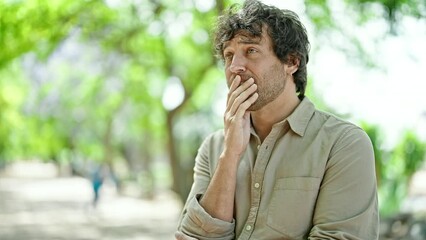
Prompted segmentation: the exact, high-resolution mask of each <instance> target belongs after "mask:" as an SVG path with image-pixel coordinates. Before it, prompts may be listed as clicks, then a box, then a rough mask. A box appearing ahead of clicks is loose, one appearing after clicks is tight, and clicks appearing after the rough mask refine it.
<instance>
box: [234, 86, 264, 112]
mask: <svg viewBox="0 0 426 240" xmlns="http://www.w3.org/2000/svg"><path fill="white" fill-rule="evenodd" d="M258 97H259V94H258V93H257V92H255V93H253V94H252V95H251V96H250V97H249V98H248V99H247V100H246V101H244V102H243V103H241V104H240V105H239V106H238V109H237V111H236V113H235V118H242V117H243V116H244V114H245V113H246V112H247V109H248V108H249V107H250V106H251V105H252V104H253V103H254V102H256V100H257V98H258Z"/></svg>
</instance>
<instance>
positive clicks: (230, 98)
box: [226, 76, 254, 110]
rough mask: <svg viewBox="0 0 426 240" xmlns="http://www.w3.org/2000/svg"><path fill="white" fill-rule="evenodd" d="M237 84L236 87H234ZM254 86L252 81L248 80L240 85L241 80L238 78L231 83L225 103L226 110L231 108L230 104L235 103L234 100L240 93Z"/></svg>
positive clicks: (251, 79)
mask: <svg viewBox="0 0 426 240" xmlns="http://www.w3.org/2000/svg"><path fill="white" fill-rule="evenodd" d="M234 84H235V85H237V84H238V86H235V85H234ZM253 84H254V79H253V78H249V79H248V80H247V81H245V82H243V83H241V78H240V77H239V76H238V78H237V77H236V78H235V80H234V81H233V82H232V85H231V88H230V89H229V92H228V101H227V109H226V110H229V109H230V108H231V106H232V104H233V103H234V102H235V99H236V98H237V97H238V96H240V94H241V93H243V92H244V91H246V90H247V89H248V88H249V87H250V86H251V85H253Z"/></svg>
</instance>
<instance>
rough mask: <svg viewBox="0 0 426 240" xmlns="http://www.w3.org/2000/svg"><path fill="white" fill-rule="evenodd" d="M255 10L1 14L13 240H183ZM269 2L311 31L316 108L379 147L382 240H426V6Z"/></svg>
mask: <svg viewBox="0 0 426 240" xmlns="http://www.w3.org/2000/svg"><path fill="white" fill-rule="evenodd" d="M241 2H242V1H232V0H203V1H201V0H200V1H198V0H163V1H159V0H103V1H102V0H72V1H70V0H54V1H48V0H0V239H2V240H17V239H47V240H49V239H91V240H92V239H172V238H173V237H172V236H173V232H174V230H175V228H176V225H177V221H178V218H179V214H180V211H181V208H182V205H183V201H184V200H185V199H186V196H187V194H188V192H189V189H190V187H191V183H192V168H193V165H194V157H195V155H196V152H197V149H198V146H199V144H200V143H201V141H202V140H203V138H204V137H205V136H206V135H207V134H208V133H210V132H212V131H214V130H216V129H219V128H221V127H222V114H223V112H224V109H225V98H226V93H227V87H226V84H225V80H224V74H223V66H222V64H221V63H220V62H219V61H217V60H216V59H215V57H214V54H213V50H212V46H211V30H212V27H213V25H214V22H215V19H216V17H217V16H218V14H220V13H221V12H222V11H223V10H224V9H225V8H227V7H228V6H230V5H231V4H233V3H241ZM264 2H265V3H268V4H274V5H276V6H278V7H280V8H288V9H291V10H293V11H295V12H296V13H298V14H299V16H300V17H301V19H302V22H303V23H304V24H305V25H306V27H307V29H308V34H309V37H310V41H311V45H312V49H311V56H310V62H309V64H308V75H309V83H308V93H307V96H308V97H309V98H310V99H311V100H313V102H314V103H315V104H316V106H317V107H318V108H320V109H322V110H326V111H330V112H332V113H334V114H336V115H338V116H340V117H342V118H344V119H347V120H349V121H352V122H354V123H356V124H358V125H360V126H362V127H363V128H364V129H365V130H366V132H367V133H368V134H369V136H370V138H371V140H372V142H373V146H374V150H375V155H376V172H377V181H378V185H379V195H380V196H379V197H380V211H381V216H382V224H381V229H380V231H381V239H426V220H425V219H426V166H425V165H426V164H425V162H426V161H425V158H426V155H425V152H426V93H425V92H426V79H425V74H424V71H425V68H426V44H425V43H426V2H425V1H423V0H345V1H340V0H304V1H302V0H292V1H290V0H289V1H272V0H269V1H266V0H265V1H264Z"/></svg>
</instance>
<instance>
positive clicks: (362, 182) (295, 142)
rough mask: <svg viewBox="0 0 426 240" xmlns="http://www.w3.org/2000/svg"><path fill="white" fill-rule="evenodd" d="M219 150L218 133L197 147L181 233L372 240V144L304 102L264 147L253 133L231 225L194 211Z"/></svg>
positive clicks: (347, 125)
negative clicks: (192, 180)
mask: <svg viewBox="0 0 426 240" xmlns="http://www.w3.org/2000/svg"><path fill="white" fill-rule="evenodd" d="M222 149H223V131H218V132H215V133H214V134H212V135H210V136H209V137H207V138H206V140H205V141H204V142H203V144H202V145H201V147H200V149H199V151H198V155H197V157H196V161H195V167H194V184H193V186H192V189H191V192H190V194H189V196H188V200H187V202H186V204H185V207H184V209H183V212H182V217H181V219H180V222H179V227H178V229H179V231H181V232H183V233H184V234H186V235H188V236H192V237H195V238H197V239H241V240H243V239H362V240H373V239H378V228H379V216H378V204H377V188H376V178H375V169H374V153H373V149H372V145H371V142H370V139H369V138H368V136H367V134H366V133H365V132H364V131H363V130H362V129H361V128H359V127H357V126H355V125H353V124H351V123H349V122H346V121H343V120H341V119H338V118H336V117H335V116H332V115H330V114H328V113H324V112H321V111H319V110H316V109H315V107H314V105H313V104H312V103H311V102H310V101H309V99H307V98H306V97H305V98H304V100H303V101H302V102H301V103H300V104H299V106H298V107H297V108H296V109H295V111H294V112H293V113H292V114H291V115H290V116H289V117H288V118H287V119H285V120H283V121H282V122H279V123H277V124H275V125H274V126H273V128H272V131H271V132H270V134H269V135H268V136H267V137H266V139H265V140H264V141H263V143H261V142H260V139H259V137H258V136H257V135H256V133H255V131H254V130H253V129H252V130H251V137H250V143H249V146H248V147H247V150H246V152H245V155H244V156H243V158H242V159H241V161H240V164H239V167H238V173H237V187H236V193H235V207H234V211H235V212H234V220H233V222H226V221H222V220H219V219H215V218H213V217H211V216H210V215H209V214H208V213H207V212H206V211H205V210H204V209H203V208H202V207H201V206H200V204H199V201H198V200H199V199H200V197H201V196H202V195H203V193H204V192H205V191H206V188H207V186H208V185H209V182H210V179H211V178H212V176H213V173H214V171H215V169H216V166H217V162H218V159H219V155H220V154H221V152H222Z"/></svg>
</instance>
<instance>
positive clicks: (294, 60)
mask: <svg viewBox="0 0 426 240" xmlns="http://www.w3.org/2000/svg"><path fill="white" fill-rule="evenodd" d="M299 65H300V59H299V58H298V57H297V55H296V54H295V53H290V54H289V55H288V58H287V73H288V74H291V75H293V74H294V73H295V72H296V71H297V70H298V69H299Z"/></svg>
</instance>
